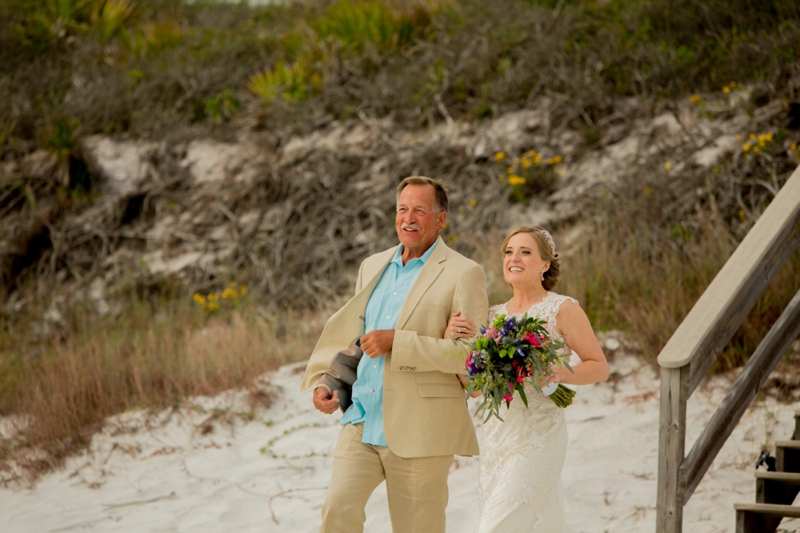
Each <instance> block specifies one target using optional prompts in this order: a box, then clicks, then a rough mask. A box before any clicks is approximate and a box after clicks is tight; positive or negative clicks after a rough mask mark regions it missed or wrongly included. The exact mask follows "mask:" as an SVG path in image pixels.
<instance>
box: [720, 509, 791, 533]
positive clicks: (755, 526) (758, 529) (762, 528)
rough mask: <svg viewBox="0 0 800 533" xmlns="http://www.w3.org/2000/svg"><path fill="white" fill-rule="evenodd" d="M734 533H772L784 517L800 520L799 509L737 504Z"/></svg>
mask: <svg viewBox="0 0 800 533" xmlns="http://www.w3.org/2000/svg"><path fill="white" fill-rule="evenodd" d="M733 508H734V509H736V533H774V531H775V530H776V529H778V525H779V524H780V523H781V520H782V519H783V518H785V517H791V518H800V507H795V506H794V505H774V504H766V503H737V504H735V505H734V506H733Z"/></svg>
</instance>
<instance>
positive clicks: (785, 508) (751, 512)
mask: <svg viewBox="0 0 800 533" xmlns="http://www.w3.org/2000/svg"><path fill="white" fill-rule="evenodd" d="M775 469H776V471H775V472H764V471H756V503H754V504H753V503H737V504H736V505H734V506H733V507H734V509H735V510H736V533H774V532H775V531H776V530H777V529H778V526H779V525H780V523H781V520H783V519H784V518H800V506H796V505H792V504H793V503H794V499H795V497H796V496H797V494H798V492H800V411H798V412H796V413H795V415H794V434H793V435H792V440H779V441H776V442H775Z"/></svg>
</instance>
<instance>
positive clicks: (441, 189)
mask: <svg viewBox="0 0 800 533" xmlns="http://www.w3.org/2000/svg"><path fill="white" fill-rule="evenodd" d="M409 185H430V186H431V187H433V191H434V193H435V199H434V201H433V207H434V209H435V210H436V212H437V213H439V212H440V211H444V212H447V208H448V203H449V202H448V199H447V188H446V187H445V186H444V183H442V181H441V180H437V179H433V178H429V177H427V176H409V177H407V178H406V179H404V180H403V181H401V182H400V185H398V186H397V201H398V202H399V201H400V193H401V192H403V189H405V188H406V187H408V186H409Z"/></svg>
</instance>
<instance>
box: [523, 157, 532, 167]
mask: <svg viewBox="0 0 800 533" xmlns="http://www.w3.org/2000/svg"><path fill="white" fill-rule="evenodd" d="M530 166H531V160H530V159H528V158H527V157H526V158H523V159H522V168H530Z"/></svg>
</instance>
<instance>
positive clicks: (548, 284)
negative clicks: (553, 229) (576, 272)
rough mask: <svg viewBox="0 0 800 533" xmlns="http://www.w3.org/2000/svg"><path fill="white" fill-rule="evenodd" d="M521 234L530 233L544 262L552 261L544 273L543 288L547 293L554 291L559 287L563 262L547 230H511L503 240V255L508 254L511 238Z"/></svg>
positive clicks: (524, 228) (519, 227) (529, 227)
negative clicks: (507, 249)
mask: <svg viewBox="0 0 800 533" xmlns="http://www.w3.org/2000/svg"><path fill="white" fill-rule="evenodd" d="M519 233H528V234H529V235H531V236H532V237H533V238H534V240H536V245H537V246H538V247H539V257H541V258H542V261H550V268H548V269H547V272H545V273H544V279H543V280H542V287H544V290H546V291H549V290H552V289H554V288H555V286H556V285H558V276H559V275H560V274H561V261H560V260H559V259H558V254H557V253H556V251H555V244H554V242H553V238H552V237H551V236H550V233H548V232H547V230H544V229H542V228H537V227H534V226H517V227H516V228H514V229H513V230H511V233H509V234H508V235H506V238H505V239H504V240H503V246H502V247H501V248H500V252H501V253H502V254H505V253H506V248H507V247H508V241H510V240H511V237H513V236H514V235H517V234H519ZM548 237H549V239H548Z"/></svg>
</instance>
